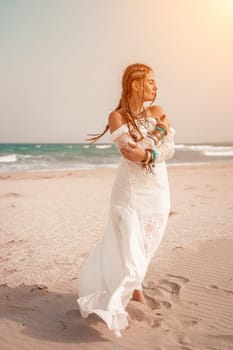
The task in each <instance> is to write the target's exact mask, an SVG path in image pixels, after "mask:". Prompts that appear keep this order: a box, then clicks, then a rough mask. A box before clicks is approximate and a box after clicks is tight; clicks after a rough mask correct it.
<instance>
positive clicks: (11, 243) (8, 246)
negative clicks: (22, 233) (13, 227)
mask: <svg viewBox="0 0 233 350" xmlns="http://www.w3.org/2000/svg"><path fill="white" fill-rule="evenodd" d="M24 242H25V241H24V240H23V239H20V240H19V241H15V240H14V239H12V240H11V241H8V242H6V243H2V244H0V249H1V248H12V247H14V246H15V245H21V244H23V243H24Z"/></svg>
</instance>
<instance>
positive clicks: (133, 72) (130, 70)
mask: <svg viewBox="0 0 233 350" xmlns="http://www.w3.org/2000/svg"><path fill="white" fill-rule="evenodd" d="M151 70H152V68H151V67H149V66H147V65H145V64H142V63H135V64H131V65H129V66H128V67H127V68H126V69H125V71H124V74H123V77H122V93H121V98H120V101H119V103H118V106H117V107H116V108H115V109H114V111H117V110H119V109H120V108H122V113H123V116H124V117H125V120H126V123H127V126H128V129H129V133H130V135H131V132H130V125H131V126H133V127H134V128H135V129H136V130H137V131H138V132H139V135H140V136H141V139H142V138H143V135H142V133H141V131H140V129H139V128H138V126H137V124H136V122H135V119H134V117H133V116H132V114H131V111H130V108H129V102H128V101H129V96H130V94H131V83H132V81H134V80H143V95H142V99H143V96H144V80H145V77H146V74H147V73H149V71H151ZM152 103H153V101H152ZM108 130H109V125H108V124H107V125H106V126H105V129H104V131H103V132H102V133H100V134H88V135H89V136H92V137H91V138H89V139H87V141H90V142H91V143H93V142H96V141H97V140H98V139H99V138H101V137H102V136H103V135H104V134H106V132H107V131H108ZM131 136H132V137H133V138H135V136H133V135H131Z"/></svg>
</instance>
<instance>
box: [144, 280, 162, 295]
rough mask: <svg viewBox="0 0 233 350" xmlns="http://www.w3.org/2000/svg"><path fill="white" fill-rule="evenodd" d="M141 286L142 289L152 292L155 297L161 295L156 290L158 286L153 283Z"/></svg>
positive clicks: (145, 283)
mask: <svg viewBox="0 0 233 350" xmlns="http://www.w3.org/2000/svg"><path fill="white" fill-rule="evenodd" d="M142 286H143V289H148V290H151V291H153V293H154V294H155V295H162V293H161V291H160V290H159V288H158V284H156V283H155V282H144V283H143V285H142Z"/></svg>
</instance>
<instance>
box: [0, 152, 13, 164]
mask: <svg viewBox="0 0 233 350" xmlns="http://www.w3.org/2000/svg"><path fill="white" fill-rule="evenodd" d="M16 161H17V154H14V153H13V154H9V155H7V156H0V163H13V162H16Z"/></svg>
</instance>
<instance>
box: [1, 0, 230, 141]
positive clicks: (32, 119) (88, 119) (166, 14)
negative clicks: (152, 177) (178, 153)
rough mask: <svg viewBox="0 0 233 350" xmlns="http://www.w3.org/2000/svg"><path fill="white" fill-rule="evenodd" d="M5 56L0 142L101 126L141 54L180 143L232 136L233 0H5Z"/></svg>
mask: <svg viewBox="0 0 233 350" xmlns="http://www.w3.org/2000/svg"><path fill="white" fill-rule="evenodd" d="M0 62H1V75H0V105H1V116H0V118H1V126H0V142H2V143H3V142H25V143H26V142H32V143H34V142H35V143H40V142H66V143H76V142H82V141H83V140H84V138H85V137H86V134H87V133H88V132H92V133H94V132H99V131H102V130H103V128H104V126H105V124H106V122H107V118H108V114H109V113H110V111H111V110H113V109H114V108H115V107H116V105H117V104H118V102H119V98H120V94H121V77H122V74H123V71H124V69H125V67H126V66H127V65H128V64H131V63H136V62H142V63H146V64H148V65H150V66H152V68H153V69H154V72H155V76H156V82H157V85H158V96H157V99H156V102H155V103H156V104H160V105H162V106H163V108H164V109H165V111H166V113H167V115H168V117H169V119H170V121H171V124H172V125H173V127H174V128H175V129H176V142H177V143H197V142H231V141H233V112H232V111H233V0H195V1H194V0H144V1H142V0H140V1H139V0H109V1H106V0H33V1H32V0H5V1H4V0H0ZM108 140H109V135H108V136H107V137H105V138H103V139H102V141H108Z"/></svg>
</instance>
